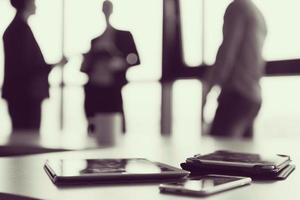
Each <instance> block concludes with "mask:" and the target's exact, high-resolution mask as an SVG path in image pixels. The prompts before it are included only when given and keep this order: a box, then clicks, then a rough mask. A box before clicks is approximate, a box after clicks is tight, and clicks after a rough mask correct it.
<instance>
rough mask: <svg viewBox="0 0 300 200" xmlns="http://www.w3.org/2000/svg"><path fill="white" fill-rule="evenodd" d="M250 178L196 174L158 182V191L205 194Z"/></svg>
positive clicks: (245, 182)
mask: <svg viewBox="0 0 300 200" xmlns="http://www.w3.org/2000/svg"><path fill="white" fill-rule="evenodd" d="M251 181H252V180H251V178H249V177H241V176H224V175H216V174H209V175H205V176H197V177H190V178H186V179H183V180H181V181H178V182H173V183H166V184H160V186H159V190H160V192H165V193H174V194H183V195H193V196H207V195H211V194H214V193H218V192H221V191H225V190H229V189H232V188H236V187H240V186H243V185H248V184H250V183H251Z"/></svg>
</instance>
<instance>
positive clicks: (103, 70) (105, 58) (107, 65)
mask: <svg viewBox="0 0 300 200" xmlns="http://www.w3.org/2000/svg"><path fill="white" fill-rule="evenodd" d="M102 11H103V13H104V15H105V20H106V29H105V31H104V32H103V33H102V34H101V35H100V36H99V37H97V38H95V39H93V40H92V42H91V49H90V51H89V52H88V53H87V54H85V56H84V61H83V63H82V67H81V71H83V72H85V73H87V75H88V77H89V81H88V83H87V84H86V85H85V87H84V89H85V112H86V116H87V118H88V119H90V118H92V117H94V116H95V115H96V114H97V113H120V114H121V115H122V118H123V131H124V132H125V117H124V111H123V101H122V94H121V90H122V87H123V86H124V85H125V84H127V80H126V71H127V69H128V68H129V67H131V66H134V65H138V64H140V60H139V56H138V52H137V49H136V46H135V42H134V39H133V36H132V35H131V33H130V32H129V31H121V30H117V29H115V28H114V27H113V26H112V25H111V24H110V22H109V18H110V16H111V14H112V12H113V5H112V3H111V2H110V1H108V0H105V1H104V2H103V9H102ZM90 128H91V127H90Z"/></svg>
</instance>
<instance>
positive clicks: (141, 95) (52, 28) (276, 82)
mask: <svg viewBox="0 0 300 200" xmlns="http://www.w3.org/2000/svg"><path fill="white" fill-rule="evenodd" d="M102 2H103V1H102V0H88V1H86V0H65V5H64V6H63V4H62V1H61V0H37V1H36V6H37V12H36V14H35V15H34V16H32V17H31V18H30V20H29V24H30V27H31V28H32V30H33V33H34V35H35V37H36V39H37V41H38V43H39V45H40V47H41V50H42V52H43V55H44V57H45V59H46V61H47V62H49V63H55V62H58V61H59V60H60V59H61V57H62V55H63V54H64V55H65V56H66V57H67V58H68V59H69V63H68V64H67V65H66V66H65V67H64V69H63V70H64V73H63V74H64V82H65V88H64V93H63V95H64V103H63V106H61V105H60V98H61V97H60V95H61V92H60V91H61V87H60V82H61V79H62V76H61V74H62V73H61V68H55V69H53V70H52V71H51V73H50V76H49V82H50V84H51V89H50V98H49V99H48V100H45V101H44V102H43V112H42V123H41V134H45V135H47V134H52V133H54V132H59V131H61V130H60V122H61V119H60V112H61V109H63V110H62V112H63V117H64V118H63V131H64V132H67V133H70V135H72V136H73V137H77V136H79V135H84V134H86V127H87V120H86V117H85V114H84V109H83V102H84V91H83V85H84V84H85V83H86V81H87V77H86V75H85V74H83V73H81V72H80V71H79V69H80V65H81V62H82V54H83V53H86V52H87V51H88V50H89V48H90V41H91V40H92V39H93V38H95V37H96V36H98V35H100V34H101V33H102V31H103V30H104V28H105V21H104V16H103V14H102V11H101V10H102V7H101V6H102ZM112 2H113V4H114V14H113V15H112V18H111V23H112V24H113V25H114V26H115V27H116V28H118V29H123V30H129V31H130V32H131V33H132V34H133V36H134V39H135V42H136V46H137V48H138V51H139V55H140V59H141V65H140V66H136V67H133V68H131V69H130V70H129V71H128V73H127V79H128V80H129V84H127V85H126V86H125V87H124V88H123V91H122V93H123V98H124V110H125V115H126V118H127V129H128V132H135V133H139V134H159V133H160V119H161V118H160V116H161V92H162V86H161V83H160V80H161V79H162V76H163V70H162V65H163V62H162V56H163V21H164V20H166V16H167V17H172V9H175V7H176V6H177V7H176V8H179V9H180V15H179V19H180V20H179V21H180V25H181V31H180V34H181V35H180V36H181V39H182V40H181V45H182V61H183V64H184V67H185V68H187V70H189V68H191V69H194V68H201V67H204V66H206V65H211V64H213V63H214V59H215V56H216V52H217V49H218V47H219V45H220V43H221V41H222V24H223V15H224V11H225V9H226V7H227V5H228V4H229V3H230V2H231V1H230V0H165V1H163V0H151V1H149V0H112ZM254 2H255V3H256V4H257V6H258V7H259V8H260V9H261V11H262V12H263V14H264V16H265V19H266V22H267V26H268V36H267V40H266V45H265V48H264V57H265V58H266V60H267V61H269V62H271V63H276V62H277V61H279V62H282V61H283V62H284V61H286V60H297V59H300V37H299V36H300V26H298V23H299V19H300V12H299V8H300V2H299V0H285V1H279V0H275V1H274V0H263V1H262V0H255V1H254ZM174 6H175V7H174ZM163 11H164V12H163ZM164 13H165V14H164ZM168 13H169V14H170V15H168ZM14 15H15V10H14V9H13V8H12V6H11V5H10V3H9V0H1V1H0V36H1V37H2V35H3V33H4V31H5V29H6V27H7V26H8V25H9V23H10V22H11V20H12V19H13V17H14ZM163 19H164V20H163ZM164 33H165V32H164ZM62 43H63V44H62ZM62 46H64V48H62ZM3 64H4V59H3V44H2V40H0V88H1V86H2V82H3ZM298 67H299V70H298V72H300V65H298ZM276 69H277V68H276ZM293 69H294V68H293ZM275 71H276V70H275ZM273 72H274V71H272V66H271V67H270V73H269V74H268V75H267V76H266V77H265V78H263V79H262V82H261V84H262V89H263V90H262V91H263V106H262V109H261V111H260V113H259V116H258V118H257V120H256V124H255V129H256V130H255V137H293V136H296V135H298V134H299V133H298V132H299V131H298V130H300V123H299V121H300V93H299V92H298V91H299V88H300V77H299V76H297V75H298V74H299V73H298V72H297V70H289V68H286V69H281V68H280V70H279V71H276V73H273ZM217 92H218V91H213V93H212V94H211V96H210V98H211V99H215V101H214V100H213V101H210V102H212V103H210V104H209V105H208V108H207V110H205V111H204V115H205V118H207V120H210V119H212V118H213V115H214V111H215V108H216V97H217ZM172 99H173V104H172V107H173V113H172V118H173V122H174V123H173V134H186V135H193V134H194V135H197V134H200V133H201V112H202V111H201V82H200V81H199V80H198V79H195V78H193V77H192V76H191V77H189V76H182V77H181V76H178V77H176V78H174V88H173V94H172ZM10 132H11V122H10V117H9V115H8V112H7V104H6V102H5V101H4V100H3V99H0V134H1V135H8V134H10Z"/></svg>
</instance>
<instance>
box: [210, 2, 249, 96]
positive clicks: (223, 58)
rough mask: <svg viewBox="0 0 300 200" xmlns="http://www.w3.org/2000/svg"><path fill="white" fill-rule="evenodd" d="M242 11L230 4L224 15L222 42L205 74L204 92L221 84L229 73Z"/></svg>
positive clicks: (240, 30) (240, 32) (241, 25)
mask: <svg viewBox="0 0 300 200" xmlns="http://www.w3.org/2000/svg"><path fill="white" fill-rule="evenodd" d="M242 12H243V11H242V10H240V9H239V8H238V7H233V6H231V7H229V8H228V9H227V11H226V13H225V15H224V25H223V42H222V44H221V46H220V48H219V50H218V53H217V56H216V62H215V64H214V66H212V69H210V70H209V71H208V73H207V74H206V77H205V82H206V84H207V88H206V90H207V91H206V93H208V92H209V91H210V89H211V88H212V87H213V86H214V85H220V86H222V84H223V83H224V81H225V80H226V79H227V78H228V76H229V74H230V73H231V71H232V67H233V66H234V62H235V61H236V59H238V58H237V55H238V51H239V48H240V46H241V45H240V44H241V43H242V42H243V41H242V40H243V31H244V26H245V24H244V23H245V22H244V20H243V13H242Z"/></svg>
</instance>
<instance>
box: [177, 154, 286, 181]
mask: <svg viewBox="0 0 300 200" xmlns="http://www.w3.org/2000/svg"><path fill="white" fill-rule="evenodd" d="M290 162H291V159H290V157H289V156H288V155H276V154H274V155H264V154H255V153H244V152H234V151H225V150H220V151H215V152H213V153H209V154H205V155H195V156H193V157H190V158H187V159H186V162H185V163H181V167H182V168H183V169H185V170H188V171H191V172H192V173H194V174H197V173H198V174H203V173H204V174H208V173H214V174H225V175H237V176H250V177H252V178H254V177H255V178H260V177H262V178H268V177H270V178H274V177H276V176H277V175H279V174H280V172H282V171H283V170H285V169H287V167H289V166H290V165H289V164H290ZM285 177H286V176H285Z"/></svg>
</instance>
